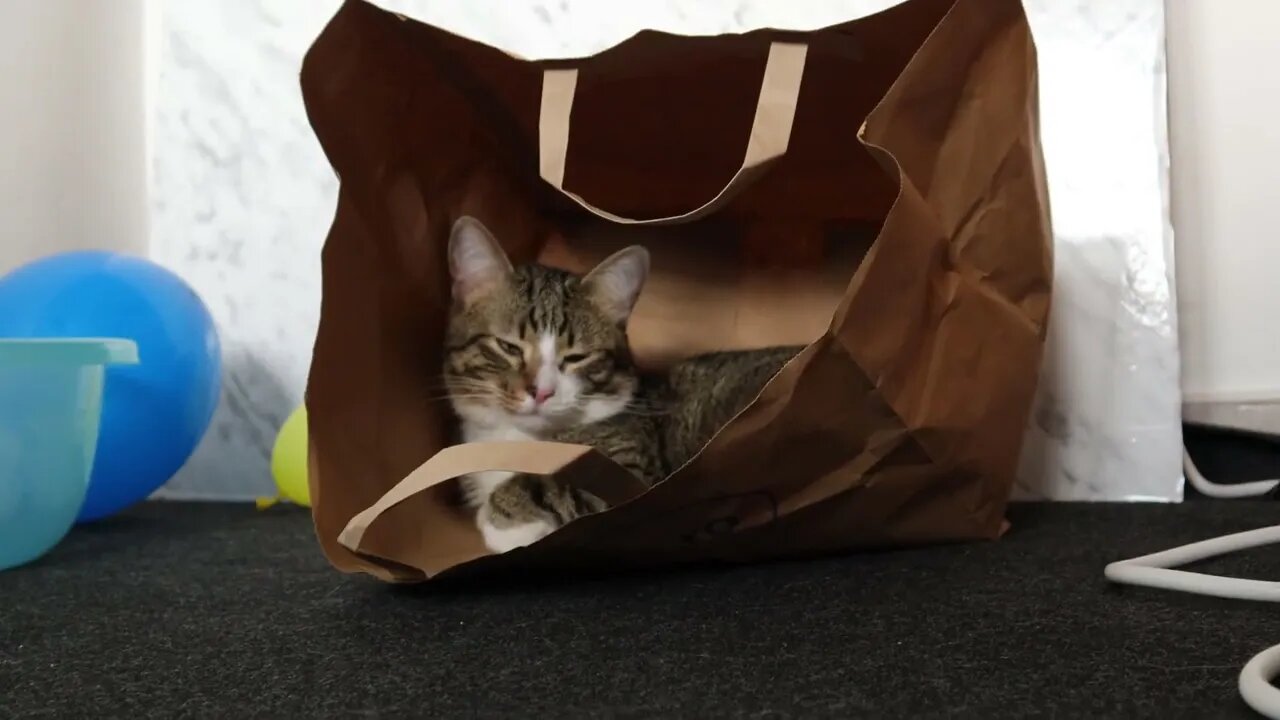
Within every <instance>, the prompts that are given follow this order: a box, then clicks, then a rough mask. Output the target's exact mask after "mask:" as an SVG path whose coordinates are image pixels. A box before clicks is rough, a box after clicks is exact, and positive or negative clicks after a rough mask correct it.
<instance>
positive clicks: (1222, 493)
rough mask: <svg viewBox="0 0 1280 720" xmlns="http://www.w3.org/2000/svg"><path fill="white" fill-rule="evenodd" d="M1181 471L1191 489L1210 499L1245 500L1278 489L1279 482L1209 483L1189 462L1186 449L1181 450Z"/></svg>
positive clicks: (1194, 465) (1193, 464)
mask: <svg viewBox="0 0 1280 720" xmlns="http://www.w3.org/2000/svg"><path fill="white" fill-rule="evenodd" d="M1182 469H1183V471H1184V472H1186V474H1187V480H1188V481H1190V483H1191V487H1193V488H1195V489H1196V490H1197V491H1198V492H1199V493H1200V494H1201V495H1206V496H1208V497H1211V498H1247V497H1258V496H1259V495H1266V494H1267V493H1269V492H1271V491H1272V490H1275V489H1276V488H1277V487H1280V480H1258V481H1257V482H1247V483H1236V484H1234V485H1221V484H1219V483H1215V482H1210V481H1208V480H1206V479H1205V477H1204V475H1201V474H1200V469H1199V468H1197V467H1196V464H1195V463H1193V462H1191V456H1190V455H1188V454H1187V449H1186V448H1183V449H1182Z"/></svg>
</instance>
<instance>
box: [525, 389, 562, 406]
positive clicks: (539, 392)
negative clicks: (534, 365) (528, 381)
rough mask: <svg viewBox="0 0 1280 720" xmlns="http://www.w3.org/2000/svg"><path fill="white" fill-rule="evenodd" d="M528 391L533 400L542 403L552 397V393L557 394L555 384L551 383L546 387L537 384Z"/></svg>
mask: <svg viewBox="0 0 1280 720" xmlns="http://www.w3.org/2000/svg"><path fill="white" fill-rule="evenodd" d="M528 392H529V395H531V396H532V397H533V401H534V402H535V403H536V404H538V405H541V404H542V403H544V402H546V401H547V400H548V399H550V397H551V396H552V395H555V394H556V389H555V387H554V386H551V385H548V386H546V387H536V386H535V387H531V388H529V390H528Z"/></svg>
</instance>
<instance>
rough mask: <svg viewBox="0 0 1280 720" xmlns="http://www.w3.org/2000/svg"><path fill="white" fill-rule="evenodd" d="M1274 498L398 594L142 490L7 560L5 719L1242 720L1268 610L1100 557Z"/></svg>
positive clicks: (267, 522) (224, 508) (1230, 565)
mask: <svg viewBox="0 0 1280 720" xmlns="http://www.w3.org/2000/svg"><path fill="white" fill-rule="evenodd" d="M1277 509H1280V504H1277V503H1275V502H1273V501H1257V502H1234V503H1226V502H1222V503H1216V502H1194V503H1186V504H1183V505H1126V506H1121V505H1065V504H1064V505H1022V506H1016V507H1015V508H1014V509H1013V511H1012V513H1011V517H1012V520H1013V521H1014V523H1015V525H1014V530H1013V532H1012V533H1011V534H1010V535H1009V536H1008V537H1007V538H1006V539H1005V540H1002V541H1000V542H997V543H982V544H969V545H961V546H949V547H937V548H930V549H919V550H905V551H896V552H880V553H869V554H855V555H849V556H845V557H835V558H824V559H815V560H805V561H794V562H783V563H770V564H763V565H754V566H741V567H723V566H721V567H699V568H685V569H678V570H670V571H662V572H646V573H640V574H625V575H618V576H613V577H598V576H597V577H589V578H555V579H550V580H545V581H541V582H532V583H531V582H522V583H520V584H503V583H488V584H485V585H475V584H470V585H466V586H444V587H435V586H431V587H420V588H417V589H404V588H393V587H389V586H385V585H381V584H379V583H376V582H374V581H372V580H369V579H366V578H362V577H349V576H344V575H341V574H339V573H337V572H335V571H333V570H331V569H330V568H329V567H328V565H327V564H326V563H325V561H324V559H323V558H322V557H321V556H320V554H319V552H318V550H317V547H316V544H315V541H314V538H313V536H312V531H311V527H310V522H309V517H308V516H307V515H306V514H305V513H303V512H298V511H296V509H289V508H282V509H273V510H270V511H266V512H258V511H256V510H255V509H253V508H252V507H249V506H240V505H187V504H150V505H146V506H143V507H141V508H139V509H137V510H134V511H132V512H130V513H128V514H126V515H124V516H121V517H117V518H114V519H112V520H109V521H106V522H103V523H99V524H97V525H93V526H89V527H84V528H80V529H77V530H76V531H75V532H74V533H73V534H72V535H71V536H70V537H69V538H68V539H67V540H66V541H65V542H64V543H63V544H62V545H61V546H59V547H58V548H57V549H56V550H55V551H54V552H53V553H52V554H50V555H49V556H47V557H46V558H44V559H43V560H42V561H40V562H38V563H36V564H33V565H30V566H27V567H24V568H20V569H16V570H12V571H9V572H5V573H0V718H25V717H81V716H96V717H121V718H125V717H128V718H177V717H210V718H212V717H226V718H230V717H236V718H239V717H274V718H284V717H367V716H371V717H449V718H456V717H477V716H478V717H699V718H701V717H770V718H775V717H776V718H783V717H797V718H799V717H842V718H847V717H876V718H921V717H943V716H948V717H974V718H997V717H1009V718H1029V717H1062V718H1085V717H1088V718H1100V717H1116V718H1145V717H1150V718H1172V717H1188V718H1219V717H1250V715H1249V713H1248V711H1247V709H1246V708H1245V706H1244V705H1243V703H1242V702H1241V701H1240V700H1238V699H1237V697H1236V691H1235V683H1236V676H1237V673H1238V672H1239V669H1240V667H1241V665H1242V664H1243V663H1244V662H1245V661H1246V660H1247V659H1248V658H1249V657H1250V656H1252V655H1253V654H1254V653H1256V652H1258V651H1259V650H1262V649H1263V648H1264V647H1267V646H1269V645H1271V644H1274V643H1280V613H1278V612H1277V611H1276V608H1275V607H1273V606H1268V605H1264V604H1250V603H1244V602H1229V601H1219V600H1213V599H1206V598H1198V597H1191V596H1185V595H1176V594H1171V593H1162V592H1157V591H1147V590H1141V589H1133V588H1127V589H1121V588H1116V587H1112V586H1109V585H1108V584H1107V583H1106V581H1105V580H1104V579H1103V578H1102V574H1101V573H1102V567H1103V565H1104V564H1106V563H1107V562H1109V561H1111V560H1115V559H1120V558H1123V557H1128V556H1131V555H1134V554H1138V553H1145V552H1150V551H1155V550H1159V549H1163V548H1165V547H1168V546H1171V545H1174V544H1178V543H1184V542H1189V541H1193V540H1198V539H1202V538H1205V537H1209V536H1214V535H1219V534H1222V533H1227V532H1233V531H1238V530H1245V529H1250V528H1253V527H1258V526H1262V525H1267V524H1274V523H1276V522H1280V520H1277V518H1278V517H1280V513H1278V512H1277ZM1205 568H1206V569H1208V570H1211V571H1216V572H1221V573H1225V574H1238V575H1241V576H1247V577H1257V578H1270V579H1280V552H1277V551H1276V550H1275V549H1260V550H1257V551H1254V552H1250V553H1244V554H1241V555H1239V556H1236V557H1231V558H1228V559H1224V560H1220V561H1215V562H1213V563H1211V564H1209V565H1206V566H1205Z"/></svg>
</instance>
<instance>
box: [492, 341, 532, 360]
mask: <svg viewBox="0 0 1280 720" xmlns="http://www.w3.org/2000/svg"><path fill="white" fill-rule="evenodd" d="M493 341H494V342H496V343H498V349H499V350H501V351H502V352H504V353H506V354H508V355H515V356H517V357H519V356H521V355H524V350H521V349H520V346H519V345H517V344H515V343H513V342H507V341H506V340H503V339H502V338H499V337H496V338H494V339H493Z"/></svg>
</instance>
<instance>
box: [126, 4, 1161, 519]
mask: <svg viewBox="0 0 1280 720" xmlns="http://www.w3.org/2000/svg"><path fill="white" fill-rule="evenodd" d="M338 4H339V3H338V0H223V1H221V2H216V3H215V2H188V1H186V0H158V2H157V3H156V5H155V7H154V9H155V11H156V12H157V13H159V18H158V21H159V28H160V30H159V32H160V37H159V43H158V49H157V52H156V55H155V65H154V68H153V71H154V72H155V73H156V76H155V85H154V87H155V92H154V96H153V107H152V108H151V110H152V113H153V117H152V129H153V136H152V138H151V143H150V146H151V155H152V157H151V170H152V172H151V179H150V188H149V189H150V194H151V210H152V213H151V248H152V252H153V254H154V256H155V257H156V259H157V260H159V261H160V262H162V263H164V264H166V265H168V266H169V267H171V268H173V269H175V270H176V271H178V272H179V273H181V274H182V275H183V276H184V277H186V278H187V279H188V280H189V281H190V282H191V283H192V284H193V285H194V286H195V287H196V289H197V290H198V291H199V292H200V293H201V294H202V295H203V297H204V298H205V300H206V301H207V302H208V304H209V305H210V308H211V310H212V312H213V314H214V316H215V317H216V318H217V321H218V324H219V327H220V330H221V333H222V337H223V345H224V348H225V351H226V367H227V372H226V377H225V390H224V393H223V401H222V405H221V407H220V409H219V411H218V414H217V417H216V419H215V421H214V424H213V427H212V429H211V430H210V432H209V435H208V437H206V438H205V441H204V442H203V443H202V445H201V446H200V448H199V449H198V450H197V452H196V454H195V456H194V457H193V458H192V460H191V462H190V463H188V465H187V467H186V468H184V469H183V471H182V472H181V473H180V474H179V475H178V476H177V477H175V478H174V479H173V480H172V481H171V482H170V483H169V485H168V486H166V488H165V489H164V490H163V491H162V492H161V495H164V496H168V497H197V498H225V499H234V498H251V497H254V496H257V495H265V494H271V489H272V486H271V480H270V476H269V473H268V455H269V451H270V445H271V442H272V439H273V437H274V434H275V431H276V429H277V428H278V427H279V425H280V423H281V422H282V421H283V419H284V417H285V416H286V414H287V413H288V412H289V411H290V410H291V409H292V408H293V407H294V406H295V405H296V404H298V403H299V402H300V400H301V397H302V391H303V387H304V384H305V379H306V373H307V366H308V362H309V353H310V350H311V343H312V341H313V338H314V333H315V327H316V322H317V312H318V302H319V251H320V247H321V244H322V242H323V238H324V235H325V232H326V230H327V228H328V224H329V222H330V220H331V217H332V212H333V207H334V198H335V195H336V189H337V183H336V180H335V178H334V176H333V173H332V172H331V170H330V169H329V167H328V165H327V164H326V162H325V159H324V157H323V155H322V154H321V152H320V148H319V146H318V144H317V143H316V141H315V138H314V136H313V135H312V133H311V130H310V128H309V127H308V125H307V121H306V117H305V115H304V113H303V108H302V104H301V99H300V95H299V90H298V82H297V74H298V67H299V62H300V60H301V58H302V55H303V53H304V52H305V51H306V49H307V47H308V45H309V43H310V42H311V40H312V39H314V37H315V36H316V35H317V34H318V33H319V31H320V29H321V28H322V27H323V25H324V23H325V22H326V20H327V19H328V18H329V17H330V16H331V15H332V13H333V11H334V10H335V9H336V8H337V6H338ZM379 4H381V5H383V6H384V7H387V8H389V9H393V10H396V11H399V12H403V13H405V14H407V15H411V16H413V17H416V18H420V19H423V20H426V21H429V22H433V23H435V24H438V25H440V26H443V27H445V28H448V29H450V30H452V31H454V32H457V33H459V34H462V35H466V36H469V37H473V38H475V39H478V40H481V41H484V42H488V43H490V44H493V45H497V46H499V47H502V48H504V49H506V50H509V51H512V52H515V53H517V54H520V55H524V56H527V57H555V56H574V55H581V54H585V53H590V52H593V51H597V50H600V49H603V48H605V47H608V46H609V45H611V44H613V43H615V42H618V41H620V40H622V39H624V38H625V37H627V36H628V35H630V34H631V33H633V32H634V31H635V30H637V29H639V28H642V27H654V28H660V29H665V30H670V31H675V32H682V33H689V34H703V33H718V32H730V31H740V30H746V29H751V28H756V27H767V26H771V27H787V28H796V29H803V28H814V27H820V26H822V25H826V24H830V23H834V22H838V21H842V20H846V19H849V18H852V17H857V16H860V15H864V14H867V13H869V12H873V11H876V10H879V9H882V8H884V7H887V6H889V5H893V4H895V3H894V2H893V1H892V0H791V1H790V2H787V3H781V2H768V1H766V0H697V2H690V1H688V0H685V1H679V0H648V1H646V2H630V3H603V2H595V1H593V0H466V2H463V1H462V0H454V1H453V2H442V1H440V0H435V1H434V2H432V1H429V0H394V1H393V0H383V1H382V2H380V3H379ZM1027 6H1028V12H1029V14H1030V16H1031V20H1032V25H1033V30H1034V32H1035V34H1036V39H1037V44H1038V47H1039V51H1040V62H1041V75H1042V86H1041V87H1042V89H1041V102H1042V108H1043V119H1042V128H1043V138H1044V148H1045V155H1046V162H1047V165H1048V169H1049V176H1050V195H1051V200H1052V204H1053V219H1054V223H1055V231H1056V234H1057V289H1056V296H1055V307H1054V315H1053V326H1052V337H1051V339H1050V351H1049V356H1050V359H1049V361H1048V363H1047V365H1046V368H1045V378H1044V381H1043V390H1042V393H1041V397H1040V399H1039V401H1038V403H1037V408H1036V412H1035V417H1034V419H1033V422H1032V423H1031V426H1030V427H1029V428H1028V430H1027V433H1028V436H1027V440H1028V444H1027V452H1026V454H1025V457H1024V462H1023V468H1022V477H1021V480H1020V483H1019V494H1020V495H1022V496H1024V497H1052V498H1059V499H1161V500H1174V499H1178V498H1180V496H1181V484H1182V478H1181V471H1180V465H1179V458H1180V447H1181V433H1180V423H1179V417H1180V416H1179V396H1178V351H1177V336H1176V327H1177V323H1176V317H1175V304H1174V296H1173V288H1172V285H1171V280H1170V278H1171V267H1172V242H1171V232H1170V229H1169V226H1168V220H1167V218H1168V212H1167V202H1166V200H1165V198H1166V192H1165V186H1166V180H1167V171H1168V161H1167V157H1168V155H1167V150H1166V148H1167V144H1166V142H1165V133H1164V112H1165V97H1164V59H1163V27H1164V25H1163V8H1162V0H1110V1H1109V2H1106V3H1101V2H1087V1H1085V0H1078V1H1075V2H1067V1H1066V0H1028V3H1027Z"/></svg>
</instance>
